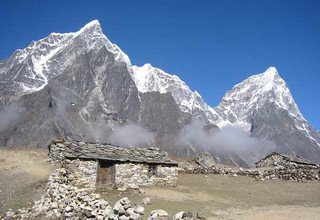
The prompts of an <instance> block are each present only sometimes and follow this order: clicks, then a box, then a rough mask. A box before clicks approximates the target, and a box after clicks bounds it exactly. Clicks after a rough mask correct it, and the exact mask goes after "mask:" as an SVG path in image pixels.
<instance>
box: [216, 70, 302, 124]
mask: <svg viewBox="0 0 320 220" xmlns="http://www.w3.org/2000/svg"><path fill="white" fill-rule="evenodd" d="M266 103H274V104H275V105H276V106H278V107H279V108H282V109H285V110H287V111H288V112H289V113H290V114H291V115H293V116H294V117H296V118H298V119H300V120H304V119H303V117H302V115H301V113H300V111H299V109H298V107H297V105H296V103H295V102H294V99H293V97H292V95H291V92H290V90H289V88H288V86H287V84H286V83H285V81H284V80H283V79H282V78H281V77H280V75H279V74H278V71H277V69H276V68H275V67H269V68H268V69H267V70H266V71H265V72H263V73H260V74H257V75H253V76H250V77H249V78H247V79H246V80H244V81H243V82H241V83H239V84H237V85H235V86H234V87H233V88H232V90H230V91H228V92H227V93H226V95H225V96H224V97H223V98H222V101H221V103H220V105H219V106H217V107H216V108H215V111H216V112H217V113H218V114H219V115H220V116H221V117H222V118H223V120H224V121H228V122H230V123H232V124H233V123H235V124H236V125H238V126H240V127H243V128H245V130H249V129H250V124H249V121H248V119H249V118H250V116H251V115H252V114H253V113H254V111H255V110H256V109H259V108H260V107H261V106H263V105H265V104H266Z"/></svg>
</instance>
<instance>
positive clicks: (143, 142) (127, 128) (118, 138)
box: [110, 124, 155, 147]
mask: <svg viewBox="0 0 320 220" xmlns="http://www.w3.org/2000/svg"><path fill="white" fill-rule="evenodd" d="M154 138H155V134H154V133H152V132H149V131H147V130H146V129H145V128H143V127H141V126H139V125H136V124H126V125H117V126H115V127H114V128H113V129H112V131H111V134H110V143H111V144H114V145H119V146H124V147H130V146H151V145H152V144H153V143H154Z"/></svg>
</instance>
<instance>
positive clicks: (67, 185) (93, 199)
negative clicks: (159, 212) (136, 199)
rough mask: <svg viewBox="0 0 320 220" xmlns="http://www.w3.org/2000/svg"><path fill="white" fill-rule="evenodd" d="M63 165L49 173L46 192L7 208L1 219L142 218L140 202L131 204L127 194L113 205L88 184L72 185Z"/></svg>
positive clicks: (112, 219) (142, 212)
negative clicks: (21, 206) (32, 200)
mask: <svg viewBox="0 0 320 220" xmlns="http://www.w3.org/2000/svg"><path fill="white" fill-rule="evenodd" d="M72 179H73V178H72V176H71V177H70V175H69V173H68V172H67V170H66V169H64V168H60V169H57V170H56V171H55V172H54V173H52V175H51V176H50V177H49V181H48V183H47V186H46V188H45V193H44V194H43V195H42V197H41V199H40V200H38V201H36V202H35V204H34V206H33V207H32V208H28V209H20V210H18V211H17V212H12V211H9V212H7V213H6V214H5V216H3V217H1V219H35V218H43V219H98V220H99V219H101V220H104V219H110V220H115V219H123V220H124V219H128V220H129V219H133V220H134V219H141V216H142V215H143V214H144V208H143V207H142V206H133V205H131V204H130V201H129V200H128V198H123V199H121V200H120V201H118V202H117V203H116V204H115V206H114V208H112V207H111V206H110V205H109V204H108V202H107V201H105V200H104V199H101V198H100V195H99V194H96V193H93V192H92V191H90V189H88V188H78V187H76V186H73V185H72V184H71V183H72Z"/></svg>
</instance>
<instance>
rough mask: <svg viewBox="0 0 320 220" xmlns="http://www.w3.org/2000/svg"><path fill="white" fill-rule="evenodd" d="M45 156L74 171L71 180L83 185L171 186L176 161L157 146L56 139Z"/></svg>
mask: <svg viewBox="0 0 320 220" xmlns="http://www.w3.org/2000/svg"><path fill="white" fill-rule="evenodd" d="M49 156H50V157H51V159H52V160H53V161H55V162H56V163H59V164H61V165H62V166H64V167H66V168H67V169H68V170H70V171H72V173H74V178H75V182H76V183H75V184H76V185H78V186H82V187H86V188H97V187H98V188H124V189H127V188H131V189H138V188H139V187H141V186H151V185H162V186H175V185H177V181H178V167H177V165H178V164H177V163H176V162H175V161H173V160H170V159H169V158H168V154H167V153H166V152H164V151H160V150H159V149H157V148H148V149H147V148H119V147H115V146H112V145H102V144H92V143H89V144H86V143H83V142H76V141H65V140H61V139H57V140H55V141H53V142H52V143H51V144H50V145H49Z"/></svg>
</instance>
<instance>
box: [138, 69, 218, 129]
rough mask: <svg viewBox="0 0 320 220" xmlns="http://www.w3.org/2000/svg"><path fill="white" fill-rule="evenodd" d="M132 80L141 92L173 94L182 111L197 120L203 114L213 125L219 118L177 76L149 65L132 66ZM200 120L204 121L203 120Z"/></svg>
mask: <svg viewBox="0 0 320 220" xmlns="http://www.w3.org/2000/svg"><path fill="white" fill-rule="evenodd" d="M132 78H133V80H134V82H135V83H136V86H137V88H138V91H139V92H142V93H144V92H160V93H171V94H172V96H173V98H174V100H175V101H176V103H177V104H178V106H179V107H180V109H181V110H182V111H183V112H187V113H190V114H193V115H194V117H195V118H198V116H199V117H200V115H202V114H203V115H204V117H206V120H207V121H209V122H210V123H212V122H214V118H215V117H217V116H216V115H215V111H214V110H213V109H212V108H211V107H210V106H209V105H207V104H206V103H205V102H204V101H203V99H202V97H201V95H200V94H199V93H198V92H197V91H192V90H191V89H190V87H189V86H188V85H187V84H186V83H185V82H184V81H182V80H181V79H180V78H179V77H178V76H176V75H171V74H169V73H166V72H165V71H163V70H161V69H159V68H156V67H153V66H152V65H151V64H149V63H147V64H145V65H143V66H141V67H138V66H132ZM200 119H202V120H203V118H200ZM206 120H203V121H206Z"/></svg>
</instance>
